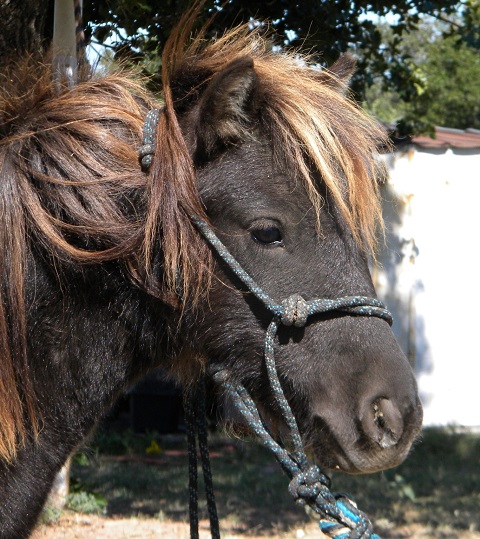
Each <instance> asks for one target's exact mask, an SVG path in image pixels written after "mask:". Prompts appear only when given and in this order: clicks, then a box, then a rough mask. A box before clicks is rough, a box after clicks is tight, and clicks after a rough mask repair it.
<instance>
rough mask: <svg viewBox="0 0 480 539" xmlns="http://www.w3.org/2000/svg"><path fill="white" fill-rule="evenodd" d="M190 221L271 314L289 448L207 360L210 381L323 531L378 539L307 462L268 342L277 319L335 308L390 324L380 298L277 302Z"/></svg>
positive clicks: (293, 322) (296, 322) (288, 322)
mask: <svg viewBox="0 0 480 539" xmlns="http://www.w3.org/2000/svg"><path fill="white" fill-rule="evenodd" d="M192 221H193V222H194V223H195V225H196V227H197V228H198V230H199V231H200V232H201V234H202V235H203V237H204V238H205V239H206V240H207V241H208V243H209V244H210V245H211V246H212V247H213V249H214V250H215V252H216V253H217V254H218V256H219V257H220V258H221V259H222V260H223V261H224V262H225V263H226V264H227V266H228V267H229V268H230V269H231V270H232V271H233V272H234V273H235V275H236V276H237V277H238V278H239V279H240V280H241V281H242V282H243V284H244V285H245V286H246V287H247V288H248V290H250V292H252V293H253V294H254V295H255V296H256V297H257V298H258V299H259V300H260V301H261V302H262V303H263V304H264V306H265V307H266V308H267V309H268V310H269V311H270V312H271V313H272V315H273V318H272V320H271V322H270V324H269V326H268V328H267V331H266V334H265V352H264V354H265V366H266V369H267V374H268V378H269V382H270V386H271V388H272V392H273V394H274V397H275V401H276V403H277V405H278V407H279V409H280V411H281V414H282V416H283V419H284V421H285V423H286V424H287V426H288V429H289V436H290V442H291V444H292V451H291V452H289V451H288V450H287V449H285V448H284V447H283V446H282V445H280V444H279V443H278V442H277V441H276V440H275V439H274V438H273V436H272V435H271V433H270V432H269V430H268V428H267V426H266V425H265V423H264V421H263V420H262V418H261V416H260V414H259V412H258V409H257V407H256V405H255V403H254V402H253V400H252V398H251V397H250V395H249V394H248V391H247V390H246V389H245V387H244V386H243V385H242V384H240V383H237V384H235V385H234V384H232V383H231V382H230V381H229V376H228V372H226V371H225V369H223V368H222V366H220V365H212V366H211V368H210V372H211V373H212V374H213V377H214V379H215V381H216V382H217V383H219V384H220V385H222V386H223V387H224V389H225V390H226V393H227V394H228V395H229V397H230V398H231V400H232V402H233V403H234V405H235V407H236V409H237V411H239V412H240V414H241V415H242V416H243V418H244V419H245V420H246V422H247V424H248V425H249V426H250V428H251V429H252V430H253V431H254V432H255V434H257V436H258V437H259V438H260V439H261V440H262V441H263V443H264V444H265V445H266V446H267V447H268V448H269V449H270V450H271V451H272V452H273V454H274V455H275V458H276V459H277V460H278V462H279V463H280V466H281V467H282V469H283V470H284V472H285V473H286V474H287V476H288V477H289V478H290V486H289V492H290V493H291V494H292V496H293V497H294V499H295V501H297V502H298V503H300V504H302V505H305V504H307V505H309V506H310V507H312V509H313V510H314V511H316V512H317V513H318V514H319V515H320V516H321V519H320V522H319V526H320V529H321V530H322V532H323V533H324V534H326V535H328V536H329V537H332V538H336V539H357V538H358V539H379V537H378V535H376V534H375V533H373V531H372V524H371V523H370V521H369V520H368V518H367V517H366V515H364V514H363V513H362V512H361V511H359V510H358V509H357V507H356V506H355V504H354V503H353V502H352V501H351V500H349V499H348V498H347V497H345V496H341V497H335V496H334V495H332V493H331V492H330V490H329V489H330V479H329V478H328V477H327V476H326V475H325V474H324V473H323V472H322V471H321V470H320V468H319V467H318V466H316V465H311V464H310V463H309V462H308V460H307V456H306V454H305V451H304V449H303V444H302V438H301V435H300V431H299V428H298V425H297V421H296V419H295V416H294V415H293V412H292V410H291V408H290V405H289V403H288V401H287V398H286V397H285V394H284V392H283V389H282V386H281V383H280V380H279V377H278V372H277V368H276V364H275V350H274V346H275V337H276V335H277V332H278V328H279V327H280V325H282V324H283V325H284V326H294V327H304V326H305V325H306V323H307V321H308V318H309V317H310V316H312V315H314V314H319V313H326V312H332V311H335V312H338V311H340V312H345V313H348V314H352V315H359V316H375V317H378V318H382V319H383V320H385V321H386V322H388V324H390V325H391V324H392V315H391V314H390V312H389V311H388V310H387V309H386V308H385V306H384V305H383V303H382V302H381V301H379V300H378V299H375V298H369V297H366V296H345V297H341V298H336V299H327V298H319V299H313V300H309V301H306V300H305V299H304V298H303V297H302V296H301V295H299V294H292V295H291V296H289V297H288V298H286V299H284V300H283V301H282V302H281V303H280V304H278V303H276V302H275V301H274V300H273V299H272V298H271V297H270V296H269V295H268V294H266V293H265V292H264V291H263V290H262V288H260V286H259V285H258V284H257V283H256V282H255V281H254V280H253V279H252V277H250V275H249V274H248V273H247V272H246V271H245V270H244V269H243V268H242V266H241V265H240V264H239V263H238V262H237V260H236V259H235V258H234V257H233V256H232V255H231V254H230V252H229V251H228V249H227V248H226V247H225V245H224V244H223V243H222V242H221V241H220V239H219V238H218V237H217V236H216V235H215V233H214V232H213V231H212V229H211V228H210V227H209V226H208V225H207V223H205V222H204V221H202V220H201V219H198V218H195V217H192Z"/></svg>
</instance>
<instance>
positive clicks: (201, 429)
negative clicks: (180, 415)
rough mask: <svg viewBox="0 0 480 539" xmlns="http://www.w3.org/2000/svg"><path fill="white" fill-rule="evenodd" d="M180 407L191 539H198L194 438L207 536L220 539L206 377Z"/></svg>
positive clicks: (184, 397) (187, 393)
mask: <svg viewBox="0 0 480 539" xmlns="http://www.w3.org/2000/svg"><path fill="white" fill-rule="evenodd" d="M183 406H184V412H185V426H186V429H187V446H188V490H189V514H190V538H191V539H199V532H198V457H197V438H198V447H199V450H200V459H201V462H202V470H203V480H204V485H205V495H206V498H207V509H208V516H209V519H210V532H211V535H212V538H213V539H220V526H219V522H218V515H217V505H216V502H215V493H214V491H213V479H212V470H211V465H210V454H209V451H208V425H207V410H206V395H205V377H204V376H202V377H201V379H200V381H199V382H198V384H197V386H196V387H195V389H193V390H189V391H186V392H184V395H183Z"/></svg>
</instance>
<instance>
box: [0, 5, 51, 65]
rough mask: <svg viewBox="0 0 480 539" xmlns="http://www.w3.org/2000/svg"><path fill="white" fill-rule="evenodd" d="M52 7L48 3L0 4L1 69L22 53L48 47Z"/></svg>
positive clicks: (38, 50)
mask: <svg viewBox="0 0 480 539" xmlns="http://www.w3.org/2000/svg"><path fill="white" fill-rule="evenodd" d="M52 4H53V2H52V1H50V0H43V1H40V0H0V67H1V66H2V65H5V64H6V63H7V62H9V61H11V60H14V59H15V58H16V57H18V56H19V55H21V54H23V53H25V52H32V53H35V52H40V51H42V50H44V49H45V48H46V47H48V44H49V43H50V41H51V38H52V27H53V5H52Z"/></svg>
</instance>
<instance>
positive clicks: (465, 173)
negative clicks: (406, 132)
mask: <svg viewBox="0 0 480 539" xmlns="http://www.w3.org/2000/svg"><path fill="white" fill-rule="evenodd" d="M385 159H386V160H387V163H388V166H389V170H390V179H389V181H388V183H387V185H386V186H385V187H384V199H385V200H384V217H385V220H386V225H387V246H386V247H385V248H383V249H382V250H381V252H380V255H379V262H380V267H378V268H376V269H375V271H374V280H375V284H376V286H377V290H378V293H379V297H380V298H382V299H383V300H384V301H385V302H386V303H387V305H388V307H389V308H390V310H391V311H392V312H393V315H394V318H395V322H394V331H395V333H396V335H397V338H398V339H399V341H400V344H401V346H402V348H403V349H404V351H405V353H406V354H407V355H408V357H409V358H410V360H411V361H412V363H413V364H414V366H415V370H416V373H417V379H418V383H419V389H420V396H421V399H422V402H423V404H424V410H425V421H424V423H425V424H426V425H452V424H454V425H464V426H470V427H472V426H473V427H478V426H480V271H479V264H480V262H479V250H480V226H479V220H480V219H479V218H480V151H479V150H452V149H449V150H446V151H445V150H426V149H422V148H415V147H411V148H410V149H408V150H406V151H404V152H396V153H393V154H388V155H386V156H385Z"/></svg>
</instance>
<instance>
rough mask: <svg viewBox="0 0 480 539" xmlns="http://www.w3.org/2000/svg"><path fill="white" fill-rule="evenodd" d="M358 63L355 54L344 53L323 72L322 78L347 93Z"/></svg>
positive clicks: (324, 81)
mask: <svg viewBox="0 0 480 539" xmlns="http://www.w3.org/2000/svg"><path fill="white" fill-rule="evenodd" d="M356 65H357V61H356V60H355V58H354V57H353V56H351V55H350V54H342V56H340V58H339V59H338V60H337V61H336V62H335V63H334V64H333V65H332V66H331V67H330V68H329V69H328V70H326V71H322V72H321V74H320V79H321V80H322V82H323V83H324V84H327V85H328V86H331V87H332V88H335V89H337V90H339V91H340V92H342V93H345V92H346V91H347V88H348V85H349V84H350V80H351V78H352V76H353V74H354V73H355V69H356Z"/></svg>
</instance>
